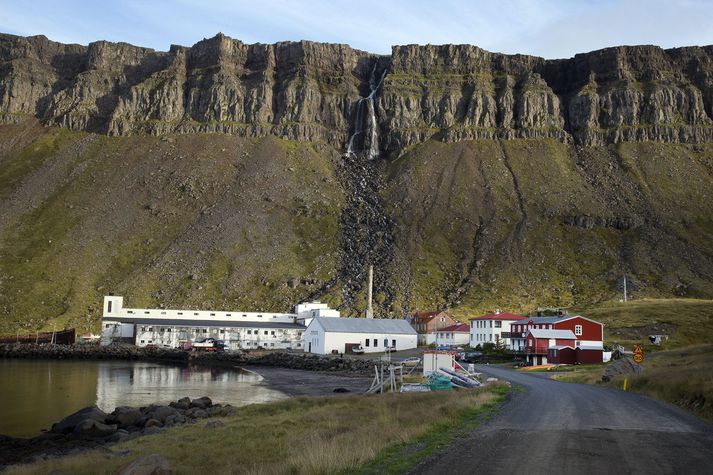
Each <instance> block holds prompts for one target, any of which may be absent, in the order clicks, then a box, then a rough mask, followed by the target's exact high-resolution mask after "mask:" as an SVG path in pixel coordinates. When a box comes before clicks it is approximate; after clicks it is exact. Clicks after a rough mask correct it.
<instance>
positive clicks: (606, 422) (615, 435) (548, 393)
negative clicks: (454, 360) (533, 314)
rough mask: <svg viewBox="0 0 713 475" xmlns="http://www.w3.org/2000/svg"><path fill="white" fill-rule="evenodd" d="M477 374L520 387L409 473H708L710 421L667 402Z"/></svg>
mask: <svg viewBox="0 0 713 475" xmlns="http://www.w3.org/2000/svg"><path fill="white" fill-rule="evenodd" d="M477 371H481V372H483V373H486V374H488V375H492V376H495V377H497V378H500V379H506V380H509V381H511V382H513V383H515V384H517V385H521V386H523V387H524V391H521V392H518V393H515V394H514V395H513V397H512V398H511V399H510V400H508V401H507V402H506V403H504V405H503V406H502V409H501V411H500V412H499V413H498V414H497V415H496V416H494V417H493V418H492V419H491V420H490V421H489V422H487V423H485V424H484V425H482V426H480V427H479V428H477V429H475V430H474V431H473V432H472V433H471V434H469V435H468V437H467V439H465V440H462V441H459V443H458V444H457V445H455V444H454V445H452V446H451V447H449V448H448V449H446V450H444V451H443V452H440V453H438V454H436V455H434V456H432V457H430V458H429V459H427V460H425V461H424V462H422V463H421V464H420V465H418V466H417V467H416V468H415V469H414V471H413V472H412V473H418V474H444V473H488V474H491V473H494V474H501V473H502V474H505V473H507V474H511V473H527V474H528V475H534V474H545V473H547V474H549V473H586V474H594V473H607V474H611V473H627V474H629V473H646V474H659V473H679V474H694V473H706V474H710V473H713V425H711V424H708V423H706V422H704V421H702V420H700V419H698V418H696V417H694V416H692V415H690V414H688V413H686V412H685V411H682V410H680V409H678V408H676V407H674V406H672V405H669V404H666V403H662V402H658V401H655V400H653V399H650V398H647V397H644V396H640V395H637V394H633V393H627V392H623V391H619V390H616V389H611V388H604V387H598V386H588V385H582V384H572V383H563V382H559V381H553V380H550V379H547V378H546V377H544V376H543V375H540V376H537V375H534V374H526V373H518V372H515V371H512V370H508V369H502V368H496V367H491V366H477Z"/></svg>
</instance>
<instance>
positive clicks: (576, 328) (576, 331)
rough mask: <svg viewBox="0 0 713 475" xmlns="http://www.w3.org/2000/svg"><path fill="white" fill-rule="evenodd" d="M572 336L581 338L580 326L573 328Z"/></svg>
mask: <svg viewBox="0 0 713 475" xmlns="http://www.w3.org/2000/svg"><path fill="white" fill-rule="evenodd" d="M574 334H575V335H577V336H582V325H575V326H574Z"/></svg>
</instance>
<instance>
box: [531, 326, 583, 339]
mask: <svg viewBox="0 0 713 475" xmlns="http://www.w3.org/2000/svg"><path fill="white" fill-rule="evenodd" d="M530 333H532V336H534V337H535V338H555V339H558V338H559V339H560V340H564V339H567V340H576V339H577V337H576V336H574V333H572V330H543V329H541V328H530Z"/></svg>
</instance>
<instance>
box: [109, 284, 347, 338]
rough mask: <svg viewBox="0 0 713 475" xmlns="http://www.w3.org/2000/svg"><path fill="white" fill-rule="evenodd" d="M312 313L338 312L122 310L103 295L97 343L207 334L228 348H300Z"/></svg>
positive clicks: (304, 308)
mask: <svg viewBox="0 0 713 475" xmlns="http://www.w3.org/2000/svg"><path fill="white" fill-rule="evenodd" d="M318 317H319V318H335V317H336V318H338V317H339V312H338V311H337V310H334V309H331V308H329V306H328V305H327V304H324V303H320V302H306V303H301V304H299V305H297V306H296V307H295V312H294V313H272V312H241V311H214V310H169V309H162V308H158V309H157V308H125V307H124V298H123V297H119V296H106V297H104V310H103V316H102V338H101V342H102V344H103V345H107V344H109V343H111V342H113V341H122V342H126V343H133V344H135V345H137V346H141V347H143V346H149V345H153V346H159V347H164V348H180V347H182V346H183V345H184V344H185V343H192V342H195V341H198V340H202V339H204V338H208V337H212V338H215V339H217V340H223V341H225V342H226V343H228V345H229V347H230V348H231V349H238V348H239V349H257V348H265V349H302V341H303V337H304V331H305V329H306V328H307V325H309V323H310V322H311V321H312V320H313V319H314V318H318Z"/></svg>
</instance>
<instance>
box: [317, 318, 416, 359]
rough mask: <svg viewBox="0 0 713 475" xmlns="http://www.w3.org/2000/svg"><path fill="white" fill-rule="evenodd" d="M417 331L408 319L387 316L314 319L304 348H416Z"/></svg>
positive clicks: (322, 350) (333, 350)
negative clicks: (388, 317)
mask: <svg viewBox="0 0 713 475" xmlns="http://www.w3.org/2000/svg"><path fill="white" fill-rule="evenodd" d="M417 344H418V333H417V332H416V330H414V329H413V328H412V327H411V325H410V324H409V323H408V322H407V321H406V320H398V319H387V318H315V319H313V320H312V322H311V323H310V324H309V326H308V327H307V330H306V331H305V336H304V351H306V352H308V353H317V354H321V355H325V354H330V353H346V354H349V353H354V352H355V351H353V350H354V349H355V348H359V349H358V350H357V352H362V350H363V353H380V352H385V351H401V350H408V349H412V348H416V346H417Z"/></svg>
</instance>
